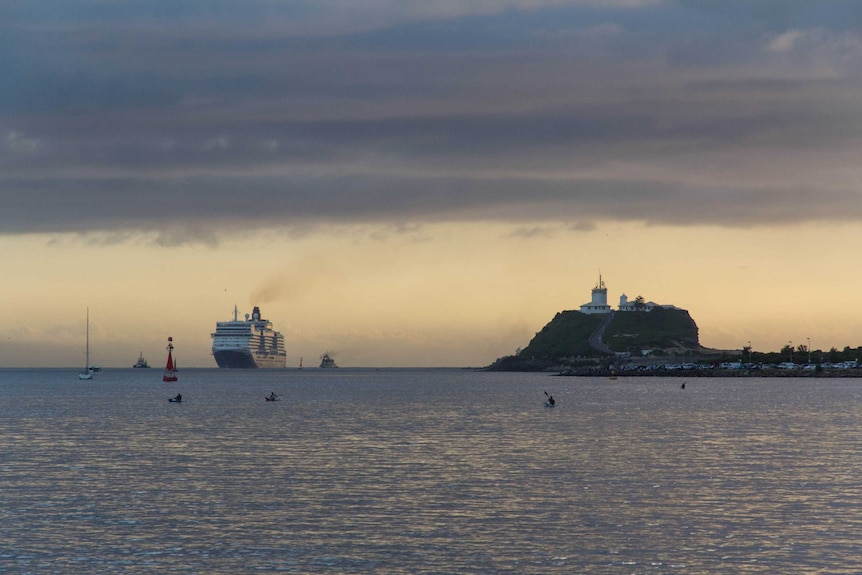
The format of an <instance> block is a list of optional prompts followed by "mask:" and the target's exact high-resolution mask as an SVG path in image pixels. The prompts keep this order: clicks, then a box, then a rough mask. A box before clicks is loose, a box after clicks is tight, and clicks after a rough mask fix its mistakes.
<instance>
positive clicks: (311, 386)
mask: <svg viewBox="0 0 862 575" xmlns="http://www.w3.org/2000/svg"><path fill="white" fill-rule="evenodd" d="M160 378H161V370H158V369H151V370H132V369H124V370H106V372H105V373H103V374H101V375H98V376H96V378H95V379H94V380H93V381H91V382H81V381H79V380H78V379H77V375H76V371H75V370H74V369H72V370H9V369H7V370H0V402H2V403H0V572H2V573H10V574H15V573H32V574H39V575H42V574H54V573H57V574H90V573H110V574H114V573H153V574H155V573H158V574H164V573H182V574H207V575H211V574H244V573H255V574H259V573H263V574H265V573H321V574H330V573H331V574H336V573H337V574H343V573H386V574H398V573H404V574H424V573H428V574H431V573H434V574H459V575H463V574H471V573H477V574H478V573H482V574H497V573H512V574H533V573H535V574H553V573H578V574H590V573H597V574H599V573H601V574H604V573H607V574H625V575H631V574H649V573H663V574H667V573H679V574H686V575H692V574H704V575H706V574H709V575H715V574H717V573H729V574H740V573H764V574H771V575H775V574H779V573H780V574H783V575H786V574H793V573H860V572H862V554H860V545H862V488H860V485H862V434H860V427H862V380H856V379H822V380H820V379H800V380H794V379H736V378H731V379H707V378H703V379H693V380H689V381H688V382H687V385H686V389H681V388H680V383H681V380H680V379H678V378H674V379H660V378H632V379H626V378H619V379H617V380H615V381H610V380H607V379H591V378H561V377H553V376H548V375H542V374H506V373H502V374H501V373H481V372H472V371H467V370H435V369H430V370H421V369H420V370H394V369H392V370H379V371H377V370H352V369H338V370H319V369H306V370H303V371H298V370H287V371H279V372H273V371H254V372H251V371H219V370H214V369H213V370H184V371H181V372H180V381H178V382H177V383H171V384H165V383H162V382H161V381H160ZM545 390H547V391H549V392H550V393H552V394H553V395H554V396H556V398H557V407H556V408H553V409H548V408H545V407H544V405H543V401H544V399H545V398H544V393H543V392H544V391H545ZM270 391H275V392H276V393H278V394H279V395H281V396H282V397H283V398H284V401H281V402H277V403H267V402H265V401H264V396H265V395H266V394H268V393H269V392H270ZM177 392H182V394H183V397H184V402H183V403H182V404H171V403H168V401H167V399H168V397H170V396H172V395H174V394H175V393H177Z"/></svg>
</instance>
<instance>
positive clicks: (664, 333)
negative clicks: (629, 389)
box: [602, 307, 700, 353]
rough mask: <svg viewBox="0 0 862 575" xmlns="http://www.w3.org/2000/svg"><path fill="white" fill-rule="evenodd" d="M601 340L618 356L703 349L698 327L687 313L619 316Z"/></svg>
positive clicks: (670, 311) (667, 311)
mask: <svg viewBox="0 0 862 575" xmlns="http://www.w3.org/2000/svg"><path fill="white" fill-rule="evenodd" d="M602 339H603V340H604V342H605V343H606V344H607V345H608V347H610V348H611V349H612V350H614V351H618V352H623V351H631V352H632V353H634V352H639V351H640V350H642V349H661V350H666V351H672V350H686V349H700V341H699V339H698V330H697V324H696V323H695V322H694V320H693V319H692V318H691V316H690V315H689V313H688V312H687V311H686V310H684V309H664V308H660V307H657V308H655V309H653V310H652V311H649V312H647V311H631V312H623V313H617V314H616V315H615V317H614V320H613V321H612V322H611V324H610V325H609V326H608V327H607V329H606V330H605V333H604V337H603V338H602Z"/></svg>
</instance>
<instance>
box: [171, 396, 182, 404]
mask: <svg viewBox="0 0 862 575" xmlns="http://www.w3.org/2000/svg"><path fill="white" fill-rule="evenodd" d="M168 401H170V402H171V403H182V402H183V400H182V399H177V398H176V397H171V398H169V399H168Z"/></svg>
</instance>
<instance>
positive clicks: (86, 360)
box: [78, 308, 93, 379]
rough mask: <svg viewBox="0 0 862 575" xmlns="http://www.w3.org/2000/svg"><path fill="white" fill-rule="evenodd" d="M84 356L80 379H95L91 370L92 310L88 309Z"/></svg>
mask: <svg viewBox="0 0 862 575" xmlns="http://www.w3.org/2000/svg"><path fill="white" fill-rule="evenodd" d="M84 355H85V358H84V369H83V371H81V373H79V374H78V379H93V371H92V370H91V369H90V308H87V348H86V351H85V352H84Z"/></svg>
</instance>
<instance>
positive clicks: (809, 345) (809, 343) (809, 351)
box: [805, 337, 811, 365]
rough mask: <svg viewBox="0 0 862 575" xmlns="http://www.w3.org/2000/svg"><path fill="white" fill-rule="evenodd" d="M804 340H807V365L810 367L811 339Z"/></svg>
mask: <svg viewBox="0 0 862 575" xmlns="http://www.w3.org/2000/svg"><path fill="white" fill-rule="evenodd" d="M805 339H807V340H808V365H811V338H810V337H806V338H805Z"/></svg>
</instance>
